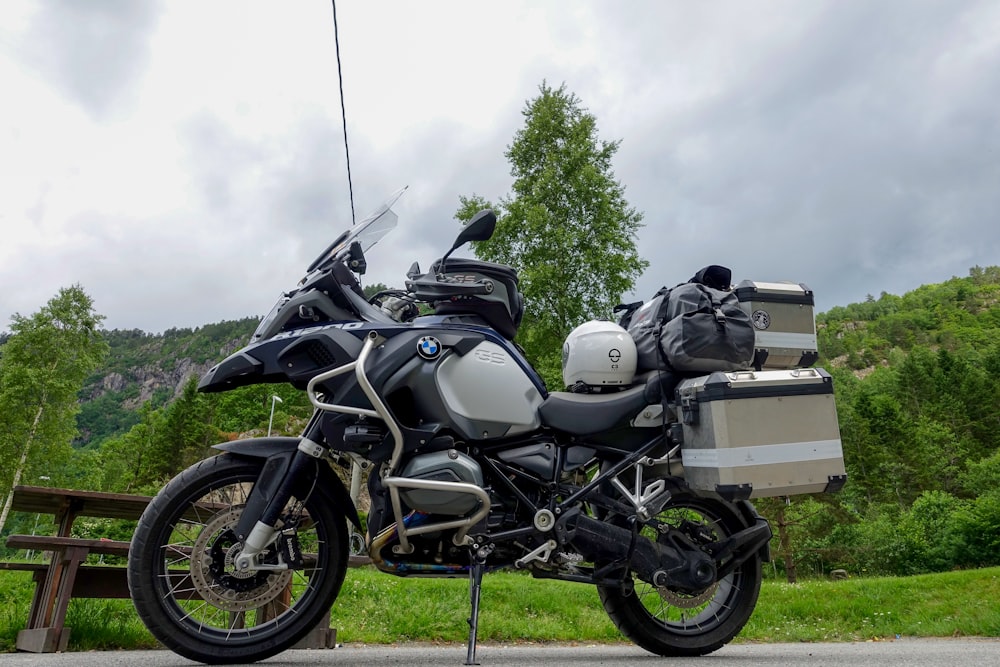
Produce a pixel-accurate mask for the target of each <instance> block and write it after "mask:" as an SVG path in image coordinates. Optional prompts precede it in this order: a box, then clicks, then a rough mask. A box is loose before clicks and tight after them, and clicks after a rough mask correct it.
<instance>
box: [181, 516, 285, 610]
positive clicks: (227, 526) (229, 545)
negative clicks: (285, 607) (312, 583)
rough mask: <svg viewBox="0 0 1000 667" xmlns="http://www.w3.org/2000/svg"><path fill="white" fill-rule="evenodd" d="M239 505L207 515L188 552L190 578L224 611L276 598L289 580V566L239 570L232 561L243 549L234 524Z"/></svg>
mask: <svg viewBox="0 0 1000 667" xmlns="http://www.w3.org/2000/svg"><path fill="white" fill-rule="evenodd" d="M241 512H242V507H234V508H230V509H228V510H224V511H222V512H219V513H218V514H216V515H215V516H214V517H212V518H211V519H209V521H208V522H207V523H206V524H205V527H204V528H203V529H202V531H201V533H200V534H199V535H198V539H196V540H195V542H194V546H193V548H192V553H191V579H192V580H193V581H194V585H195V590H197V591H198V594H199V595H201V597H202V598H204V599H205V601H206V602H208V603H209V604H211V605H212V606H214V607H217V608H219V609H225V610H226V611H247V610H250V609H257V608H259V607H263V606H264V605H266V604H267V603H269V602H272V601H273V600H275V599H277V597H278V596H279V595H281V594H282V593H283V592H284V591H285V590H286V589H287V588H288V585H289V583H291V581H292V571H291V570H279V571H274V570H261V571H257V572H238V571H237V570H236V567H235V565H234V563H235V561H236V558H237V556H239V555H240V553H241V552H242V551H243V543H242V542H241V541H239V540H237V539H236V534H235V533H234V532H233V528H234V527H235V526H236V524H237V523H238V522H239V519H240V513H241Z"/></svg>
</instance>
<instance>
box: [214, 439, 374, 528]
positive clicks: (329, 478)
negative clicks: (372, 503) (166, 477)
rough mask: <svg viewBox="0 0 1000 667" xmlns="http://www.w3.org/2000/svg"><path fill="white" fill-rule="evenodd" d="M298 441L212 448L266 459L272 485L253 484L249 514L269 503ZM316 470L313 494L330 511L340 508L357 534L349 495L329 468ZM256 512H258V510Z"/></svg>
mask: <svg viewBox="0 0 1000 667" xmlns="http://www.w3.org/2000/svg"><path fill="white" fill-rule="evenodd" d="M301 440H302V439H301V438H291V437H286V436H274V437H269V438H247V439H244V440H233V441H232V442H223V443H219V444H218V445H213V446H212V448H213V449H218V450H219V451H222V452H226V453H228V454H233V455H235V456H244V457H248V458H255V459H267V460H268V467H270V470H271V474H270V475H269V476H271V477H272V478H273V479H275V483H272V484H268V485H264V484H254V488H253V491H251V493H250V498H248V499H247V508H248V511H249V513H250V514H253V513H254V511H258V512H259V510H260V509H263V506H265V505H266V504H267V501H268V500H270V496H271V495H273V493H274V491H275V490H276V489H277V487H278V483H277V482H280V480H281V479H283V478H284V475H285V473H287V472H288V466H289V464H290V463H291V460H292V456H293V455H294V454H295V452H296V451H298V447H299V442H301ZM316 469H317V470H318V471H319V479H318V480H317V483H316V484H315V485H312V486H313V488H314V489H315V490H314V493H319V494H321V495H322V496H323V497H324V499H325V500H326V501H327V502H329V503H330V504H331V505H332V506H334V507H339V508H343V513H344V516H346V517H347V518H348V520H350V522H351V523H353V524H354V525H355V526H356V527H357V529H358V530H362V528H361V519H360V518H358V510H357V508H356V507H355V506H354V501H352V500H351V494H350V493H348V491H347V489H346V488H345V487H344V483H343V482H342V481H341V480H340V477H339V476H338V475H337V473H336V472H335V471H334V469H333V467H331V466H330V465H320V466H317V467H316ZM258 508H259V509H258Z"/></svg>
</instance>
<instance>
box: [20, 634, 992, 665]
mask: <svg viewBox="0 0 1000 667" xmlns="http://www.w3.org/2000/svg"><path fill="white" fill-rule="evenodd" d="M465 655H466V651H465V646H463V645H461V644H449V645H431V644H406V645H402V646H354V645H350V646H342V647H339V648H336V649H330V650H315V651H301V650H300V651H286V652H285V653H283V654H281V655H278V656H275V657H273V658H270V659H268V660H265V661H262V662H259V663H256V664H258V665H267V666H268V667H284V666H287V667H300V666H302V665H332V666H338V665H345V666H346V665H350V666H351V667H369V666H370V667H374V666H379V667H383V666H385V665H407V666H412V667H422V666H424V665H451V666H454V667H459V666H460V665H462V664H463V663H464V662H465ZM477 658H478V661H479V662H480V663H481V664H482V665H483V667H535V666H537V667H543V666H544V667H553V666H554V665H569V666H571V667H596V666H598V665H615V666H617V667H624V666H625V665H650V666H652V665H661V666H663V667H719V666H722V667H728V666H730V665H732V666H737V665H738V666H739V667H774V666H775V665H795V666H796V667H797V666H799V665H803V666H805V667H821V666H822V667H833V666H842V665H852V666H857V667H991V666H994V665H996V666H1000V639H954V640H938V639H934V640H925V639H903V640H896V641H885V642H867V643H860V644H730V645H729V646H726V647H724V648H722V649H720V650H719V651H717V652H715V653H713V654H711V655H709V656H706V657H701V658H670V659H665V658H660V657H657V656H654V655H651V654H649V653H646V652H645V651H643V650H642V649H639V648H637V647H634V646H626V645H603V644H601V645H594V644H589V645H585V644H581V645H572V646H568V645H562V644H560V645H516V646H508V645H491V644H486V645H481V646H480V647H479V651H478V654H477ZM195 664H198V663H194V662H191V661H190V660H186V659H184V658H181V657H179V656H177V655H174V654H173V653H170V652H169V651H95V652H89V653H60V654H51V653H50V654H44V655H36V654H28V653H12V654H6V655H0V665H3V666H4V667H7V666H8V665H10V666H11V667H134V666H141V667H188V666H189V665H195Z"/></svg>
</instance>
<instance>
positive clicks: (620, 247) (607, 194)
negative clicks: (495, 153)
mask: <svg viewBox="0 0 1000 667" xmlns="http://www.w3.org/2000/svg"><path fill="white" fill-rule="evenodd" d="M522 114H523V115H524V119H525V122H524V127H523V128H522V129H520V130H518V131H517V132H516V133H515V135H514V140H513V142H512V143H511V145H510V146H508V148H507V151H506V153H505V154H504V155H505V157H506V158H507V159H508V160H509V161H510V165H511V170H510V173H511V176H513V178H514V183H513V185H512V192H511V194H509V195H507V196H505V197H502V198H501V199H500V200H499V201H498V202H497V203H495V204H494V203H492V202H490V201H488V200H486V199H485V198H483V197H481V196H476V195H473V196H472V197H461V198H460V202H461V205H460V207H459V210H458V211H457V212H456V214H455V217H456V218H458V219H459V220H469V219H470V218H471V217H472V216H473V215H474V214H475V212H476V211H478V210H480V209H483V208H492V209H494V210H495V211H496V212H497V216H498V223H497V228H496V232H495V233H494V234H493V238H492V239H490V240H489V241H483V242H479V243H476V244H475V245H474V247H473V249H474V252H475V254H476V256H477V257H479V258H480V259H484V260H487V261H491V262H499V263H501V264H506V265H509V266H511V267H513V268H514V269H516V270H517V271H518V274H519V278H520V287H521V291H522V292H523V293H524V300H525V306H526V313H525V317H524V321H523V323H522V325H521V328H520V332H519V333H518V336H517V340H518V342H519V343H520V344H521V345H522V346H523V347H524V349H525V351H526V353H527V355H528V358H529V359H530V360H531V362H532V364H533V365H534V366H535V368H536V369H537V370H538V371H539V372H540V373H541V374H542V376H543V377H544V378H545V379H546V381H547V382H548V383H549V385H550V387H551V388H558V387H559V386H560V385H561V384H562V381H561V353H562V343H563V339H565V337H566V336H567V335H568V334H569V332H570V331H572V330H573V328H574V327H576V326H577V325H579V324H582V323H583V322H585V321H587V320H590V319H597V318H608V317H610V316H611V311H612V308H613V307H614V306H615V305H616V304H617V303H619V301H620V300H621V298H622V295H623V294H626V293H628V292H629V291H630V290H631V289H632V287H633V286H634V284H635V279H636V278H638V277H639V276H640V275H641V274H642V271H643V269H645V267H646V266H647V265H648V262H646V261H645V260H643V259H641V258H640V257H639V254H638V251H637V248H636V234H637V233H638V231H639V228H640V227H641V222H642V214H641V213H639V212H638V211H636V210H635V209H634V208H632V207H631V206H629V204H628V202H627V201H626V200H625V188H624V187H623V186H622V185H621V184H620V183H619V182H618V181H617V180H616V179H615V175H614V172H613V170H612V167H611V159H612V157H613V156H614V154H615V153H616V152H617V150H618V146H619V143H620V142H618V141H603V140H601V139H600V138H599V137H598V133H597V120H596V118H595V117H594V116H593V114H591V113H589V112H588V111H587V110H586V108H584V107H583V105H582V103H581V101H580V99H579V98H578V97H577V96H576V95H574V94H573V93H571V92H569V91H568V90H566V86H565V85H563V86H560V87H559V88H552V87H551V86H549V85H547V84H546V83H542V85H541V86H540V87H539V95H538V96H537V97H535V98H534V99H531V100H529V101H528V102H527V104H526V105H525V107H524V110H523V111H522Z"/></svg>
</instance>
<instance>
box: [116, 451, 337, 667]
mask: <svg viewBox="0 0 1000 667" xmlns="http://www.w3.org/2000/svg"><path fill="white" fill-rule="evenodd" d="M263 465H264V461H263V460H260V459H245V458H239V457H236V456H232V455H229V454H223V455H220V456H216V457H214V458H211V459H207V460H205V461H202V462H200V463H198V464H196V465H194V466H192V467H191V468H188V469H187V470H186V471H184V472H183V473H181V474H180V475H178V476H177V477H176V478H174V479H173V480H171V482H170V483H169V484H167V486H165V487H164V488H163V490H162V491H160V493H159V494H158V495H157V496H156V497H155V498H154V499H153V501H152V502H151V503H150V504H149V507H148V508H147V509H146V511H145V512H144V513H143V516H142V519H140V521H139V525H138V527H137V528H136V531H135V535H134V536H133V538H132V546H131V548H130V550H129V562H128V581H129V589H130V591H131V594H132V600H133V602H134V603H135V606H136V609H137V611H138V612H139V616H140V618H141V619H142V621H143V622H144V623H145V624H146V627H147V628H149V630H150V632H152V633H153V635H154V636H155V637H156V638H157V639H158V640H160V641H161V642H162V643H163V644H164V645H166V646H167V648H170V649H172V650H173V651H175V652H177V653H179V654H180V655H183V656H185V657H187V658H191V659H192V660H197V661H200V662H204V663H210V664H219V663H239V662H252V661H255V660H261V659H263V658H267V657H269V656H272V655H275V654H276V653H280V652H281V651H283V650H285V649H286V648H289V647H290V646H292V645H293V644H294V643H295V642H296V641H298V640H299V639H300V638H301V637H303V636H304V635H305V634H307V633H308V632H309V631H310V630H311V629H312V628H313V627H315V625H316V624H317V623H318V622H319V620H320V619H321V618H322V617H323V615H324V614H325V613H326V611H327V610H328V609H329V608H330V606H331V605H332V604H333V601H334V600H335V599H336V597H337V593H338V592H339V591H340V586H341V584H342V583H343V581H344V574H345V572H346V569H347V548H348V534H347V525H346V520H345V519H344V517H343V516H342V515H341V514H340V513H338V512H336V511H335V510H334V508H332V507H330V506H329V505H328V504H326V503H325V502H324V501H323V497H322V496H321V495H319V494H313V495H312V496H310V498H308V499H306V500H305V501H304V502H303V501H301V500H297V499H295V498H292V499H291V500H290V501H289V504H288V505H287V506H286V508H285V511H284V512H283V514H282V518H281V522H282V523H281V525H280V527H281V528H283V531H282V537H281V538H280V539H279V540H278V541H277V542H275V543H274V544H272V545H271V546H270V547H268V549H267V550H266V551H265V554H264V561H263V562H264V563H265V564H269V565H275V566H276V567H275V569H270V570H268V569H260V570H257V571H254V572H241V571H239V570H237V569H236V568H235V566H234V561H235V559H236V557H237V556H238V555H239V554H240V552H241V550H242V547H243V544H242V542H240V541H239V540H238V539H237V538H236V534H235V532H234V529H235V527H236V525H237V523H238V522H239V519H240V516H241V513H242V510H243V506H244V505H245V503H246V499H247V496H248V495H249V493H250V490H251V489H252V488H253V485H254V483H255V482H256V481H257V479H258V477H259V476H260V473H261V469H262V468H263ZM279 552H282V555H281V556H279ZM290 554H291V555H293V557H294V558H295V559H298V560H300V561H301V565H300V566H298V567H296V568H295V569H287V568H283V567H282V565H281V564H282V563H286V562H288V561H289V555H290Z"/></svg>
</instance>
